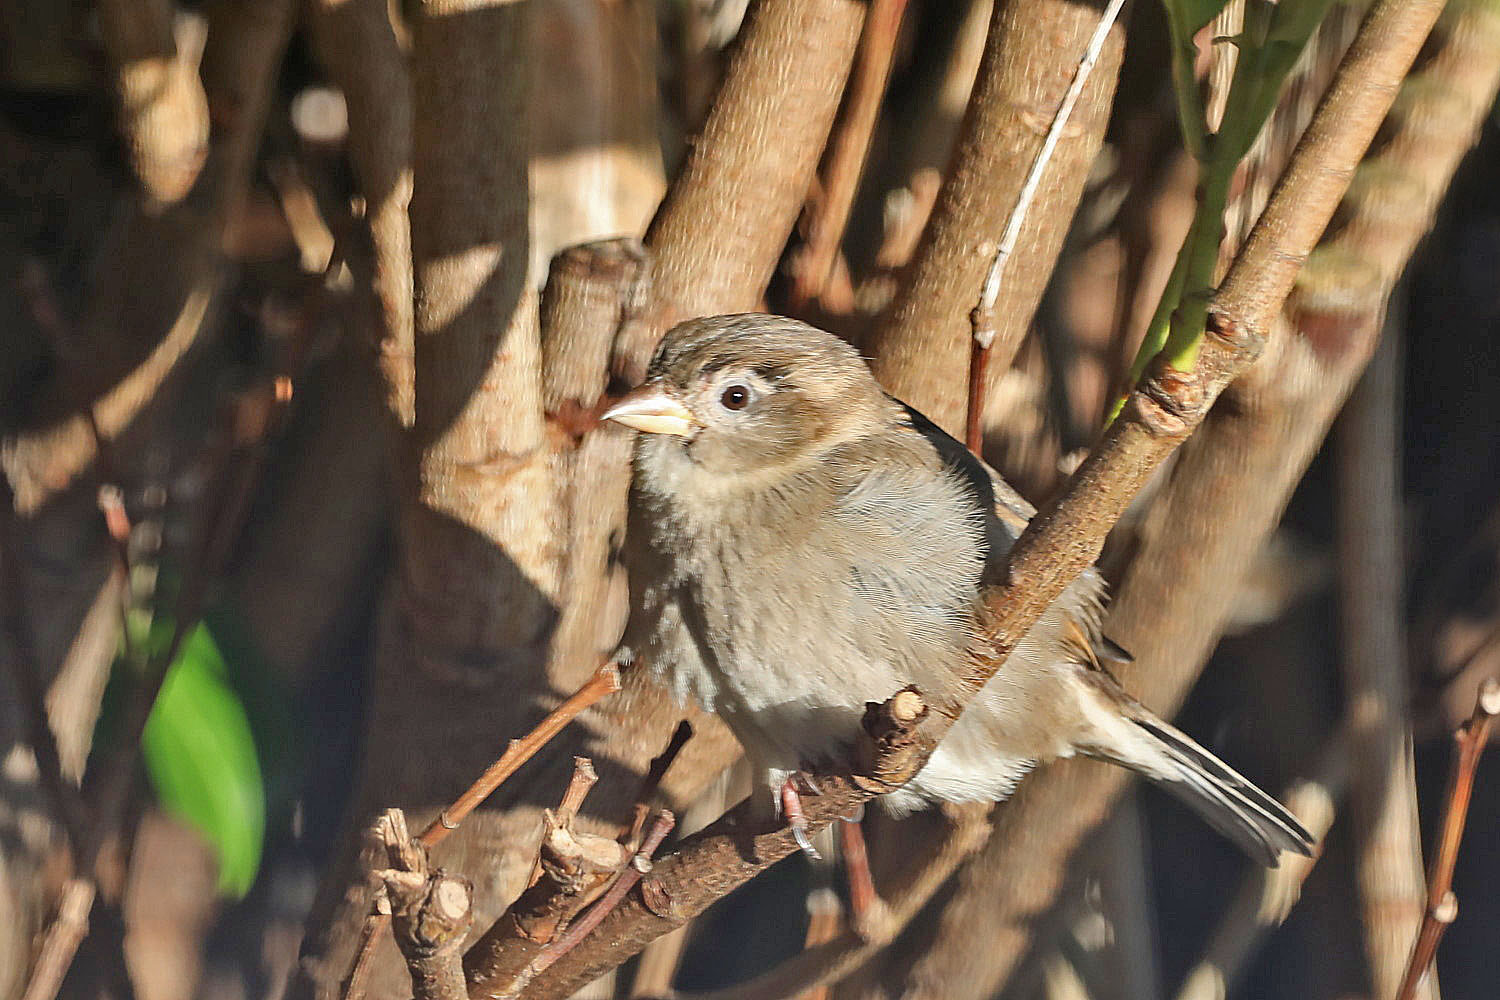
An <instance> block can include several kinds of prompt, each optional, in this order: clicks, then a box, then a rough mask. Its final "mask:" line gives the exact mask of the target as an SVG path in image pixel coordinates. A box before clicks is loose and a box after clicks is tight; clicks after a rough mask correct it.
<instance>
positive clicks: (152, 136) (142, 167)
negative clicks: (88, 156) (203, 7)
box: [95, 0, 209, 206]
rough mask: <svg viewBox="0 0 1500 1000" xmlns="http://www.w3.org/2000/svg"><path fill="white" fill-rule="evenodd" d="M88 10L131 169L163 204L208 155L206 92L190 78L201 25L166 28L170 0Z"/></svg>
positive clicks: (113, 3) (105, 1) (130, 0)
mask: <svg viewBox="0 0 1500 1000" xmlns="http://www.w3.org/2000/svg"><path fill="white" fill-rule="evenodd" d="M95 9H96V10H97V12H98V15H99V34H100V37H101V38H102V39H103V41H104V48H105V50H106V51H107V52H108V54H109V60H110V62H111V63H112V64H113V69H114V85H115V91H116V98H117V100H118V101H119V104H120V108H119V111H120V132H121V134H122V136H123V138H124V140H125V148H126V150H127V151H128V152H129V155H130V165H131V168H132V170H133V172H134V173H135V176H136V179H137V180H139V181H140V183H141V186H142V187H143V188H144V189H145V194H146V197H147V200H148V201H149V202H152V203H154V204H155V205H156V206H165V205H171V204H173V203H174V202H177V201H179V200H181V199H182V198H183V197H184V196H185V195H186V194H187V193H188V190H189V189H190V188H191V187H192V186H193V182H194V181H196V180H197V179H198V173H199V171H200V170H202V169H203V163H204V161H205V160H206V159H207V158H208V127H209V120H208V98H207V96H205V94H204V92H203V85H202V84H201V83H200V82H199V80H198V59H199V57H200V56H201V55H202V54H203V40H204V39H203V34H204V25H203V23H202V22H201V20H198V19H196V18H194V19H186V18H183V19H180V20H179V22H178V23H179V24H181V25H184V26H185V28H184V30H181V31H176V32H174V24H173V20H174V11H175V5H174V4H172V3H171V2H170V0H101V2H100V3H99V4H98V5H97V7H96V8H95ZM179 43H181V44H179Z"/></svg>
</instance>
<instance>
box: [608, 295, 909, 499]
mask: <svg viewBox="0 0 1500 1000" xmlns="http://www.w3.org/2000/svg"><path fill="white" fill-rule="evenodd" d="M895 405H896V404H894V403H893V402H892V401H891V400H890V399H889V397H887V396H886V395H885V393H884V392H882V391H881V389H880V386H879V385H878V384H877V383H876V381H875V378H874V376H872V375H871V374H870V370H869V369H868V368H867V367H865V364H864V362H863V361H862V360H861V359H860V357H859V354H858V353H857V352H856V351H855V350H854V348H852V347H850V346H849V345H848V344H846V343H844V342H843V341H842V340H840V339H839V338H837V337H835V336H834V335H833V334H831V333H825V332H824V331H822V330H819V329H817V328H816V327H811V326H808V325H807V324H806V323H801V322H798V321H797V320H793V319H786V318H784V317H780V316H768V315H764V314H760V313H744V314H739V315H731V316H713V317H708V318H704V319H695V320H690V321H688V322H686V323H681V324H679V325H677V326H676V327H673V328H672V329H671V330H669V331H668V332H667V334H666V336H665V337H663V338H662V342H661V345H660V346H659V347H658V348H657V351H656V355H655V357H654V358H653V359H652V361H651V367H650V369H649V370H648V372H647V375H646V381H645V382H644V383H643V384H642V385H641V386H640V387H639V388H637V389H635V390H634V391H632V392H631V393H629V394H628V395H626V396H625V397H624V398H623V399H621V400H620V401H619V402H618V403H617V404H615V406H613V407H612V408H610V409H609V410H608V411H607V412H606V413H605V414H604V417H605V419H608V420H614V421H617V422H619V423H621V424H624V425H626V426H628V427H633V428H635V429H636V430H638V431H641V432H643V434H644V435H645V438H643V440H642V441H641V443H640V444H639V445H638V455H640V456H641V457H642V458H644V459H646V460H647V461H648V462H651V461H655V462H659V463H673V462H677V461H680V460H682V459H687V460H688V461H690V462H691V463H692V465H693V466H695V467H696V468H697V470H698V471H701V472H704V473H708V474H710V475H713V476H717V477H723V478H722V482H723V484H724V485H725V486H728V485H731V484H732V483H734V482H736V481H741V480H743V479H745V478H750V479H754V480H763V479H765V478H766V477H767V476H768V475H774V474H775V473H777V472H778V471H790V470H793V469H796V468H798V467H800V466H802V465H803V464H804V462H805V461H806V460H807V459H809V458H815V457H816V456H817V455H820V454H822V453H824V452H825V451H827V450H828V449H830V448H832V447H834V446H836V445H837V444H839V443H840V442H843V441H847V440H850V439H851V438H853V437H856V436H858V435H859V434H862V433H868V432H869V431H870V430H872V429H874V428H875V427H876V426H879V425H880V424H881V423H882V422H883V421H884V420H887V419H889V418H890V413H889V412H888V411H890V410H891V408H893V407H895Z"/></svg>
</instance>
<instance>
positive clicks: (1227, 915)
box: [1177, 729, 1352, 1000]
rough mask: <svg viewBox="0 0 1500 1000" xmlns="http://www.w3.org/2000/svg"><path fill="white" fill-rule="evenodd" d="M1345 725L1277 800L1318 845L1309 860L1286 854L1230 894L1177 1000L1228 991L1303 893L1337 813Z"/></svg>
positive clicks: (1343, 779) (1344, 767) (1344, 770)
mask: <svg viewBox="0 0 1500 1000" xmlns="http://www.w3.org/2000/svg"><path fill="white" fill-rule="evenodd" d="M1347 735H1348V734H1347V729H1346V730H1345V731H1343V732H1340V733H1339V735H1337V736H1335V737H1334V739H1333V741H1332V743H1331V744H1330V746H1329V747H1328V748H1327V749H1326V750H1325V751H1324V753H1323V760H1322V763H1321V764H1319V766H1318V767H1317V769H1316V774H1315V775H1314V776H1313V777H1312V778H1309V779H1307V780H1305V781H1299V782H1297V783H1296V784H1294V785H1293V786H1292V787H1291V788H1290V789H1288V790H1287V792H1286V794H1285V795H1284V796H1283V798H1282V801H1283V802H1285V803H1286V807H1287V809H1289V810H1290V811H1291V813H1292V815H1293V816H1296V817H1297V819H1299V820H1300V821H1301V822H1302V825H1303V826H1305V827H1307V830H1308V832H1309V833H1311V834H1312V835H1313V839H1314V841H1316V842H1317V844H1318V845H1319V847H1318V849H1317V851H1316V853H1315V854H1314V855H1313V856H1312V857H1310V858H1304V857H1292V856H1287V857H1285V858H1283V859H1282V862H1281V866H1280V867H1278V868H1259V867H1257V868H1256V869H1255V870H1254V871H1252V872H1251V873H1250V874H1249V875H1247V876H1246V877H1245V880H1244V881H1243V882H1241V883H1240V888H1239V891H1238V892H1237V893H1235V896H1234V900H1233V901H1232V902H1231V903H1230V904H1229V908H1228V909H1227V910H1225V911H1224V915H1223V916H1222V917H1220V918H1219V925H1218V927H1216V928H1215V929H1214V932H1213V934H1212V936H1211V937H1210V938H1209V940H1208V944H1207V946H1205V947H1204V949H1203V957H1202V958H1201V959H1199V960H1198V963H1197V964H1196V965H1194V966H1193V968H1192V969H1191V970H1190V971H1189V972H1188V974H1187V976H1186V977H1185V978H1184V979H1183V983H1182V988H1181V989H1179V990H1178V991H1177V1000H1212V998H1217V997H1223V996H1225V995H1226V994H1229V995H1233V993H1234V987H1235V984H1236V982H1237V981H1238V979H1239V975H1240V973H1241V972H1242V971H1243V969H1244V967H1245V965H1246V963H1248V962H1249V960H1250V958H1251V957H1252V956H1253V955H1254V954H1255V952H1256V951H1257V950H1259V948H1260V947H1261V945H1263V944H1264V943H1265V940H1266V938H1268V937H1269V936H1270V934H1271V932H1272V931H1273V930H1275V929H1276V928H1277V927H1280V926H1281V925H1282V923H1283V922H1284V921H1285V920H1286V918H1287V917H1288V916H1289V915H1290V914H1291V912H1292V907H1293V906H1294V905H1295V904H1296V902H1297V900H1298V898H1299V897H1300V896H1301V894H1302V884H1303V883H1304V882H1305V881H1307V877H1308V876H1309V875H1311V874H1312V870H1313V867H1314V866H1315V865H1316V864H1317V863H1318V860H1319V858H1321V857H1322V854H1323V847H1324V846H1325V842H1324V838H1326V837H1327V836H1328V831H1329V829H1330V828H1331V827H1332V826H1333V821H1334V818H1335V816H1336V815H1337V813H1338V802H1339V800H1340V799H1341V798H1342V797H1343V794H1344V790H1345V787H1346V786H1347V785H1348V783H1349V777H1350V775H1349V772H1350V770H1351V768H1350V764H1351V760H1352V758H1351V756H1350V753H1349V740H1348V739H1347Z"/></svg>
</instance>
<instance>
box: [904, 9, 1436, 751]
mask: <svg viewBox="0 0 1500 1000" xmlns="http://www.w3.org/2000/svg"><path fill="white" fill-rule="evenodd" d="M1441 9H1442V5H1441V3H1440V2H1437V0H1381V2H1379V3H1377V4H1376V6H1375V7H1374V8H1373V9H1372V11H1371V13H1370V15H1369V17H1368V18H1367V19H1366V20H1365V23H1364V25H1363V26H1362V27H1361V29H1360V34H1359V36H1358V37H1357V38H1356V39H1355V41H1354V44H1353V46H1351V48H1350V51H1349V54H1348V55H1347V56H1346V57H1345V59H1344V62H1343V64H1342V65H1341V66H1340V68H1339V73H1338V76H1337V77H1335V79H1334V82H1333V84H1332V86H1331V87H1330V89H1329V93H1328V95H1327V96H1326V97H1325V98H1324V100H1323V102H1322V104H1321V105H1320V106H1319V109H1318V112H1317V114H1316V115H1315V116H1314V118H1313V120H1312V123H1311V124H1310V125H1309V126H1308V129H1307V132H1306V134H1305V135H1304V136H1303V138H1302V141H1301V142H1299V143H1298V145H1297V150H1296V152H1295V153H1294V154H1293V156H1292V161H1291V163H1290V165H1289V166H1288V168H1287V171H1286V174H1285V175H1284V176H1283V178H1282V180H1281V182H1280V184H1278V186H1277V188H1276V191H1275V193H1274V194H1273V195H1272V198H1271V202H1270V204H1269V205H1267V207H1266V210H1265V212H1264V213H1263V214H1262V216H1261V218H1260V221H1259V222H1258V223H1257V224H1256V226H1255V228H1254V230H1252V232H1251V234H1250V237H1249V239H1248V240H1246V242H1245V246H1244V249H1243V250H1242V251H1241V252H1240V254H1239V255H1238V256H1237V257H1236V258H1235V261H1234V263H1233V265H1231V267H1230V269H1229V273H1228V275H1226V276H1225V279H1224V282H1223V284H1222V285H1221V286H1220V287H1219V290H1218V292H1217V293H1216V294H1215V295H1214V298H1213V304H1212V306H1211V308H1210V311H1209V321H1208V322H1209V329H1208V331H1207V333H1206V335H1205V339H1204V344H1205V349H1204V351H1203V354H1202V357H1200V359H1199V360H1198V363H1197V365H1196V366H1195V368H1194V369H1193V371H1191V372H1178V371H1174V370H1172V369H1170V368H1166V367H1164V366H1162V365H1157V366H1156V368H1155V369H1154V371H1153V372H1151V373H1150V375H1149V377H1148V381H1147V383H1146V384H1145V385H1143V386H1142V387H1141V388H1140V389H1138V390H1137V391H1135V392H1133V393H1132V394H1131V396H1130V399H1129V401H1128V402H1127V404H1126V409H1125V412H1124V413H1122V414H1121V419H1119V420H1117V421H1115V423H1113V424H1112V425H1111V426H1110V428H1109V431H1108V432H1107V433H1106V434H1105V436H1104V439H1103V440H1102V441H1101V442H1100V443H1099V446H1098V447H1097V448H1095V449H1094V451H1093V452H1092V453H1091V454H1090V455H1089V457H1088V458H1087V459H1085V460H1084V463H1083V465H1082V466H1080V467H1079V469H1078V471H1077V472H1076V473H1075V474H1074V475H1073V476H1072V478H1071V479H1070V480H1069V482H1068V485H1067V487H1066V489H1065V490H1064V491H1063V493H1062V495H1061V496H1060V497H1058V498H1057V500H1056V501H1055V502H1054V503H1052V504H1051V505H1049V507H1048V508H1047V509H1045V510H1043V511H1041V512H1040V513H1039V514H1038V515H1037V516H1036V517H1035V518H1033V519H1032V521H1031V523H1030V524H1029V525H1028V526H1027V528H1026V530H1025V531H1024V532H1023V533H1022V534H1021V537H1020V538H1018V539H1017V540H1016V544H1015V545H1014V547H1012V549H1011V550H1010V552H1009V554H1008V557H1007V561H1006V569H1007V571H1006V581H1005V583H1004V584H1003V585H1002V586H1001V587H1000V588H998V593H997V594H995V595H994V596H992V597H991V598H990V599H989V603H990V606H991V607H992V608H993V609H994V610H995V618H994V620H993V622H992V623H991V626H990V628H991V631H992V633H993V634H994V636H995V638H996V640H997V649H998V652H999V660H998V661H996V662H991V663H987V664H980V665H979V666H978V668H977V669H976V670H974V671H972V672H971V674H970V675H969V677H968V678H966V680H967V681H968V682H969V684H970V685H971V686H972V687H973V688H974V689H975V690H977V689H978V688H979V687H981V686H983V684H984V683H985V682H986V681H988V680H989V678H990V677H991V676H993V675H994V673H995V671H996V670H997V669H998V668H999V665H1000V662H1003V658H1004V656H1006V655H1008V654H1009V652H1010V650H1012V649H1013V648H1014V647H1015V644H1016V643H1017V642H1019V641H1020V640H1021V638H1022V637H1023V636H1024V635H1025V634H1026V630H1027V629H1028V628H1030V626H1031V624H1032V623H1033V622H1035V621H1036V620H1037V618H1039V617H1040V616H1041V614H1042V613H1043V612H1044V611H1045V610H1046V609H1047V607H1048V606H1050V605H1051V603H1052V602H1053V601H1054V600H1056V599H1057V597H1058V596H1059V595H1060V594H1061V593H1062V591H1063V589H1064V588H1065V587H1066V586H1067V585H1068V583H1070V582H1071V581H1072V580H1073V578H1074V577H1076V576H1077V575H1078V574H1079V573H1080V572H1082V571H1083V569H1085V568H1086V567H1087V566H1089V565H1091V564H1092V563H1093V561H1094V560H1095V559H1096V558H1097V557H1098V555H1099V550H1100V548H1101V547H1102V545H1103V541H1104V536H1105V534H1106V533H1107V532H1108V531H1109V529H1110V527H1112V526H1113V525H1114V523H1115V521H1116V520H1118V519H1119V516H1120V514H1121V513H1122V512H1123V511H1124V509H1125V506H1126V505H1127V504H1128V503H1129V502H1130V501H1131V500H1132V499H1133V498H1134V497H1135V495H1136V493H1138V492H1139V491H1140V489H1141V487H1142V486H1143V485H1145V482H1146V480H1147V479H1148V478H1149V477H1150V476H1151V474H1152V473H1153V472H1154V471H1155V470H1156V468H1157V467H1158V466H1159V465H1160V464H1161V463H1162V462H1163V461H1164V460H1165V459H1166V457H1167V456H1168V455H1170V454H1171V453H1172V452H1173V451H1174V450H1176V448H1177V446H1178V445H1179V444H1181V443H1182V441H1183V440H1185V439H1186V438H1187V436H1188V434H1189V433H1191V432H1192V430H1193V428H1195V427H1196V426H1197V425H1198V424H1199V423H1200V422H1201V421H1202V419H1203V417H1204V415H1205V414H1206V413H1207V412H1208V409H1209V407H1211V406H1212V405H1213V402H1214V400H1216V399H1217V398H1218V396H1219V393H1221V392H1222V391H1223V390H1224V387H1225V386H1227V385H1228V384H1229V382H1230V381H1231V380H1233V379H1234V377H1235V376H1237V375H1239V374H1240V373H1241V372H1242V371H1244V369H1245V368H1246V367H1248V366H1249V364H1250V363H1251V362H1252V361H1253V360H1254V359H1255V358H1256V357H1257V356H1258V355H1259V353H1260V350H1261V346H1262V345H1263V344H1264V342H1265V340H1266V338H1267V334H1268V333H1269V331H1270V329H1271V326H1272V323H1273V322H1274V320H1275V319H1276V317H1277V315H1278V314H1279V312H1280V310H1281V307H1282V304H1283V303H1284V302H1285V301H1286V297H1287V295H1288V293H1289V292H1290V291H1291V290H1292V283H1293V282H1294V281H1295V280H1296V276H1297V272H1298V270H1300V269H1301V266H1302V262H1303V261H1305V260H1306V259H1307V256H1308V254H1310V253H1311V252H1312V249H1313V247H1314V246H1315V245H1316V243H1317V240H1318V238H1319V237H1320V236H1321V235H1322V233H1323V229H1324V227H1325V226H1326V225H1327V224H1328V220H1329V219H1330V218H1331V217H1332V215H1333V212H1334V209H1335V208H1336V207H1337V206H1338V204H1339V201H1340V199H1341V198H1342V197H1343V194H1344V191H1345V189H1346V188H1347V187H1348V184H1349V179H1350V178H1351V177H1352V176H1353V174H1354V169H1355V167H1356V166H1357V165H1358V163H1359V161H1360V158H1361V157H1362V156H1363V155H1364V152H1365V149H1366V148H1367V147H1368V146H1369V144H1370V140H1371V139H1372V138H1373V137H1374V135H1375V130H1376V128H1377V127H1379V125H1380V122H1381V120H1382V119H1383V118H1384V117H1385V113H1386V111H1387V110H1389V108H1390V105H1391V102H1392V100H1393V99H1394V98H1395V94H1396V89H1397V87H1398V86H1399V84H1400V82H1401V79H1402V78H1403V77H1404V76H1405V75H1406V72H1407V70H1408V69H1409V68H1410V67H1411V64H1412V60H1413V59H1415V58H1416V54H1417V51H1418V49H1419V48H1420V47H1421V44H1422V42H1423V40H1424V39H1425V38H1426V37H1427V33H1428V32H1429V31H1430V30H1431V28H1432V24H1433V22H1434V21H1435V20H1436V18H1437V15H1438V13H1439V11H1441ZM937 707H938V708H939V712H938V714H937V715H935V716H934V718H941V717H942V716H943V714H944V713H943V712H942V709H943V708H944V707H949V706H941V705H940V706H937ZM951 707H954V708H958V707H959V706H951ZM955 714H956V712H955ZM929 725H931V723H929Z"/></svg>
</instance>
